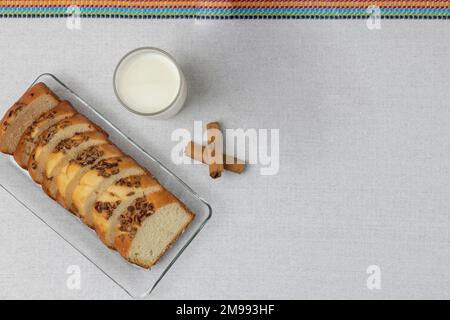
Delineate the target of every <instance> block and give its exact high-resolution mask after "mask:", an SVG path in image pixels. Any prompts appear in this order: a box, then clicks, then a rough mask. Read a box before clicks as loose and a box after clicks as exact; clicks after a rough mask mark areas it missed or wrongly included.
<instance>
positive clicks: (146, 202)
mask: <svg viewBox="0 0 450 320" xmlns="http://www.w3.org/2000/svg"><path fill="white" fill-rule="evenodd" d="M194 217H195V215H194V214H193V213H192V212H190V211H189V210H188V209H187V208H186V207H185V206H184V205H183V204H182V203H181V202H180V201H179V200H178V199H177V198H176V197H175V196H173V195H172V194H171V193H169V192H168V191H166V190H163V191H159V192H155V193H150V194H149V195H147V196H146V197H142V198H138V199H136V200H135V201H134V203H133V204H132V205H130V206H129V207H128V208H127V209H126V210H125V211H124V212H123V213H122V214H120V216H119V219H118V223H117V225H116V230H115V239H114V244H115V247H116V249H117V251H119V253H120V254H121V255H122V256H123V257H124V258H125V259H127V260H128V261H130V262H131V263H134V264H137V265H139V266H141V267H144V268H151V267H152V266H153V265H154V264H155V263H156V262H157V261H158V260H159V259H160V258H161V256H162V255H163V254H164V253H165V252H166V251H167V249H168V248H169V247H170V246H171V245H172V244H173V243H174V242H175V241H176V240H177V239H178V238H179V237H180V235H181V234H182V233H183V232H184V230H186V228H187V227H188V226H189V224H190V223H191V222H192V220H193V219H194Z"/></svg>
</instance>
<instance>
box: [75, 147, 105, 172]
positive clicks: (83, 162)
mask: <svg viewBox="0 0 450 320" xmlns="http://www.w3.org/2000/svg"><path fill="white" fill-rule="evenodd" d="M104 154H105V152H104V151H103V150H100V148H98V146H92V147H90V148H88V149H86V150H84V151H82V152H81V153H79V154H78V155H77V157H76V158H75V159H73V160H72V161H73V162H75V163H77V164H79V165H80V166H82V167H85V166H89V165H92V164H94V162H95V161H97V160H98V159H100V158H101V157H102V156H103V155H104Z"/></svg>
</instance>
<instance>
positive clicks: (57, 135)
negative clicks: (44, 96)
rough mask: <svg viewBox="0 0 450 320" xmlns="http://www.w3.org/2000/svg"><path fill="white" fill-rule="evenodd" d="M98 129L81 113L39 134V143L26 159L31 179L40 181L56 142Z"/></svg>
mask: <svg viewBox="0 0 450 320" xmlns="http://www.w3.org/2000/svg"><path fill="white" fill-rule="evenodd" d="M95 130H98V128H97V126H96V125H95V124H93V123H92V122H91V121H89V120H88V119H87V118H86V117H84V116H82V115H81V114H77V115H75V116H73V117H70V118H67V119H65V120H62V121H60V122H58V123H57V124H55V125H53V126H51V127H50V128H48V129H47V130H45V131H44V132H43V133H42V134H41V135H40V136H39V143H38V144H37V145H36V147H35V148H34V150H33V152H32V153H31V155H30V160H29V161H28V172H29V173H30V176H31V177H32V178H33V180H34V181H35V182H37V183H41V182H42V180H43V178H44V170H45V166H46V164H47V160H48V157H49V155H50V153H51V152H52V151H53V149H54V148H55V147H56V146H57V145H58V143H59V142H60V141H62V140H64V139H67V138H70V137H72V136H73V135H75V134H76V133H81V132H88V131H95Z"/></svg>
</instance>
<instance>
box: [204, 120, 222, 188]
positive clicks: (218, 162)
mask: <svg viewBox="0 0 450 320" xmlns="http://www.w3.org/2000/svg"><path fill="white" fill-rule="evenodd" d="M206 130H207V134H208V146H207V150H208V160H209V161H208V164H209V175H210V176H211V178H213V179H217V178H219V177H220V176H222V172H223V170H224V168H223V153H222V150H223V140H222V133H221V132H220V124H219V123H218V122H210V123H208V124H207V125H206Z"/></svg>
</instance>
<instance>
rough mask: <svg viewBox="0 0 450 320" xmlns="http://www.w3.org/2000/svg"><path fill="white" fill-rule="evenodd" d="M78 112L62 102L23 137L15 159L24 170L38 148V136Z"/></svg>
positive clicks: (33, 125)
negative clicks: (34, 150) (57, 122)
mask: <svg viewBox="0 0 450 320" xmlns="http://www.w3.org/2000/svg"><path fill="white" fill-rule="evenodd" d="M76 113H77V112H76V110H75V109H74V108H73V107H72V106H71V105H70V103H69V102H67V101H61V102H60V103H59V104H58V105H57V106H56V107H54V108H52V109H50V110H49V111H47V112H46V113H44V114H43V115H42V116H41V117H40V118H39V119H38V120H36V122H35V123H33V124H32V125H31V126H30V127H29V128H28V129H27V130H26V131H25V132H24V133H23V135H22V137H21V138H20V140H19V143H18V144H17V148H16V151H14V154H13V155H14V159H15V160H16V162H17V164H18V165H19V166H21V167H22V168H23V169H27V168H28V160H29V158H30V153H31V152H32V151H33V149H34V148H35V147H36V142H37V138H38V136H39V135H40V134H41V133H42V132H43V131H45V130H46V129H48V128H49V127H51V126H52V125H54V124H56V122H55V121H57V120H59V121H61V120H64V119H67V118H70V117H72V116H74V115H75V114H76Z"/></svg>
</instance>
